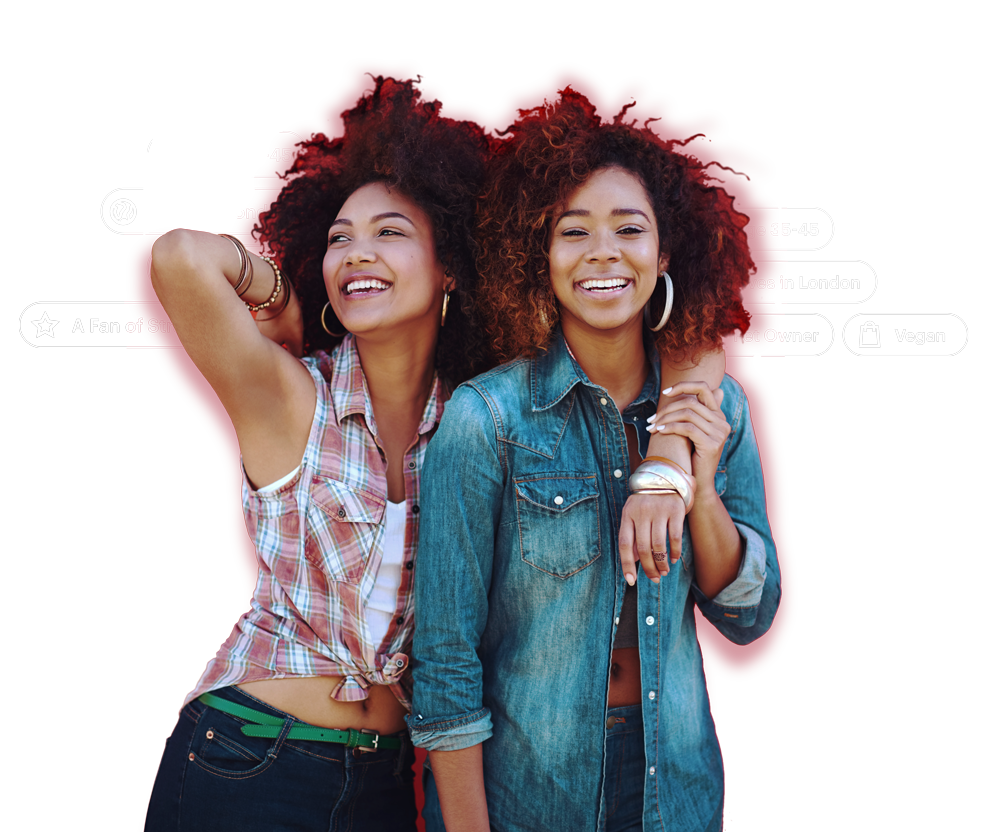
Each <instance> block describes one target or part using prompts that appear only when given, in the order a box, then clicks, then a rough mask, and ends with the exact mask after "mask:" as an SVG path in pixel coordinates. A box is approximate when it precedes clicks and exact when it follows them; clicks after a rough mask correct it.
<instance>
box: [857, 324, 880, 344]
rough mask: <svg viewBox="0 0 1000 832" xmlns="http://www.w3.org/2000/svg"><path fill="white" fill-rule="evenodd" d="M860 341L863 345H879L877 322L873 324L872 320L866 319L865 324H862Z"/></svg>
mask: <svg viewBox="0 0 1000 832" xmlns="http://www.w3.org/2000/svg"><path fill="white" fill-rule="evenodd" d="M860 343H861V346H862V347H877V346H879V340H878V326H877V325H876V324H873V323H872V322H871V321H865V322H864V323H863V324H861V342H860Z"/></svg>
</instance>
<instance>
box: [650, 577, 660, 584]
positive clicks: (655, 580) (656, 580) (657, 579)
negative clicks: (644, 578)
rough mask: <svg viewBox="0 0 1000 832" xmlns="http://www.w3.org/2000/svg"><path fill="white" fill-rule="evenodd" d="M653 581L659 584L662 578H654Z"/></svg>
mask: <svg viewBox="0 0 1000 832" xmlns="http://www.w3.org/2000/svg"><path fill="white" fill-rule="evenodd" d="M652 581H653V583H654V584H658V583H659V582H660V579H659V578H653V579H652Z"/></svg>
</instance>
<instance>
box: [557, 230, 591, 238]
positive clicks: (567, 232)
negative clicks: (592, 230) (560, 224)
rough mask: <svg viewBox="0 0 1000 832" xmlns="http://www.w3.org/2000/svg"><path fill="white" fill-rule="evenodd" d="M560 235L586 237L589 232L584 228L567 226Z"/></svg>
mask: <svg viewBox="0 0 1000 832" xmlns="http://www.w3.org/2000/svg"><path fill="white" fill-rule="evenodd" d="M559 236H560V237H586V236H587V232H586V231H584V230H583V229H582V228H567V229H566V230H565V231H560V232H559Z"/></svg>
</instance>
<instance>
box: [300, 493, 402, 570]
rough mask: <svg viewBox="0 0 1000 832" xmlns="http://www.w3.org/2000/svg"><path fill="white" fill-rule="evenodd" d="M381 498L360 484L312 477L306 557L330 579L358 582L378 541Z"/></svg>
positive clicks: (383, 502)
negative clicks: (357, 486)
mask: <svg viewBox="0 0 1000 832" xmlns="http://www.w3.org/2000/svg"><path fill="white" fill-rule="evenodd" d="M384 513H385V500H383V499H381V498H380V497H378V496H377V495H375V494H372V493H370V492H368V491H365V490H363V489H361V488H355V487H352V486H350V485H348V484H347V483H343V482H338V481H337V480H330V479H326V478H324V477H313V481H312V483H311V485H310V488H309V508H308V512H307V518H306V522H307V526H308V528H307V533H306V540H305V556H306V559H307V560H308V561H309V562H310V563H312V564H313V565H314V566H317V567H319V568H320V569H322V570H323V571H324V572H325V573H326V574H327V575H328V576H329V577H330V578H331V579H332V580H334V581H346V582H348V583H358V582H360V580H361V577H362V576H363V575H364V571H365V567H366V565H367V564H368V559H369V557H370V555H371V552H372V549H373V548H374V547H375V545H376V543H377V542H378V536H379V532H381V531H383V529H382V517H383V515H384Z"/></svg>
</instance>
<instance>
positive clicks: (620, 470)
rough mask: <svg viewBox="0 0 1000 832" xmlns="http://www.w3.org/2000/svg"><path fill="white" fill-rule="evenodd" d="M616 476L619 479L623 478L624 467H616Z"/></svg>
mask: <svg viewBox="0 0 1000 832" xmlns="http://www.w3.org/2000/svg"><path fill="white" fill-rule="evenodd" d="M615 477H616V478H617V479H621V478H622V469H621V468H615Z"/></svg>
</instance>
